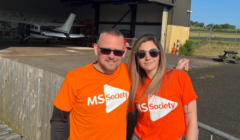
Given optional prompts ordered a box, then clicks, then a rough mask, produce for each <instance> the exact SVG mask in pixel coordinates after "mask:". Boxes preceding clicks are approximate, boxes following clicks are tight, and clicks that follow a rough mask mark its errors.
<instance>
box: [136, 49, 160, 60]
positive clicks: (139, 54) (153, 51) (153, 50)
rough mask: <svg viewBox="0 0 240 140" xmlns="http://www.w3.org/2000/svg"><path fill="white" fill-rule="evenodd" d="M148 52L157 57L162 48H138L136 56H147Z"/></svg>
mask: <svg viewBox="0 0 240 140" xmlns="http://www.w3.org/2000/svg"><path fill="white" fill-rule="evenodd" d="M146 52H149V54H150V56H151V57H157V56H158V55H159V52H160V50H159V49H151V50H149V51H144V50H137V52H136V56H137V57H138V58H140V59H142V58H144V57H145V56H146Z"/></svg>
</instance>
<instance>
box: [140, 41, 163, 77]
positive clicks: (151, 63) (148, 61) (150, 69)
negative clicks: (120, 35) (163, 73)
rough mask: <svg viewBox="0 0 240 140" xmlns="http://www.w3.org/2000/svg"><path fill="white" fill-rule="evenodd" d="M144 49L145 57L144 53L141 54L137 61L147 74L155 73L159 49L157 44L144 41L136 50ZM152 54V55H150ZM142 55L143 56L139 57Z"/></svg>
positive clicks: (141, 50)
mask: <svg viewBox="0 0 240 140" xmlns="http://www.w3.org/2000/svg"><path fill="white" fill-rule="evenodd" d="M144 51H145V53H146V54H145V57H143V56H144V54H142V56H140V58H139V57H137V59H138V63H139V65H140V67H141V68H142V69H144V70H145V72H146V73H147V74H150V73H151V75H155V73H156V72H157V69H158V63H159V54H160V53H159V49H158V48H157V46H156V45H155V44H154V43H153V42H152V41H148V42H144V43H142V44H141V46H140V47H139V49H138V51H137V52H142V53H144ZM150 53H151V54H152V56H151V55H150ZM141 57H143V58H141Z"/></svg>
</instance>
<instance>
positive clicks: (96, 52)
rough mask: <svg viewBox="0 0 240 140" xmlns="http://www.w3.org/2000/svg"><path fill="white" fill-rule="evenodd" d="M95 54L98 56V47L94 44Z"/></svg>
mask: <svg viewBox="0 0 240 140" xmlns="http://www.w3.org/2000/svg"><path fill="white" fill-rule="evenodd" d="M94 53H95V55H96V56H98V46H97V44H96V43H94Z"/></svg>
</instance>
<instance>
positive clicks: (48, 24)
mask: <svg viewBox="0 0 240 140" xmlns="http://www.w3.org/2000/svg"><path fill="white" fill-rule="evenodd" d="M0 21H7V22H16V23H25V24H37V25H40V26H62V25H63V24H64V23H54V22H52V23H47V22H46V23H45V22H35V21H25V20H17V19H8V18H0ZM72 26H75V27H76V26H85V25H79V24H73V25H72Z"/></svg>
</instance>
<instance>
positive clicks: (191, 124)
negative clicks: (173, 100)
mask: <svg viewBox="0 0 240 140" xmlns="http://www.w3.org/2000/svg"><path fill="white" fill-rule="evenodd" d="M183 108H184V115H185V125H186V134H185V140H197V134H198V124H197V103H196V100H193V101H192V102H190V103H189V104H187V105H185V106H184V107H183Z"/></svg>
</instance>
